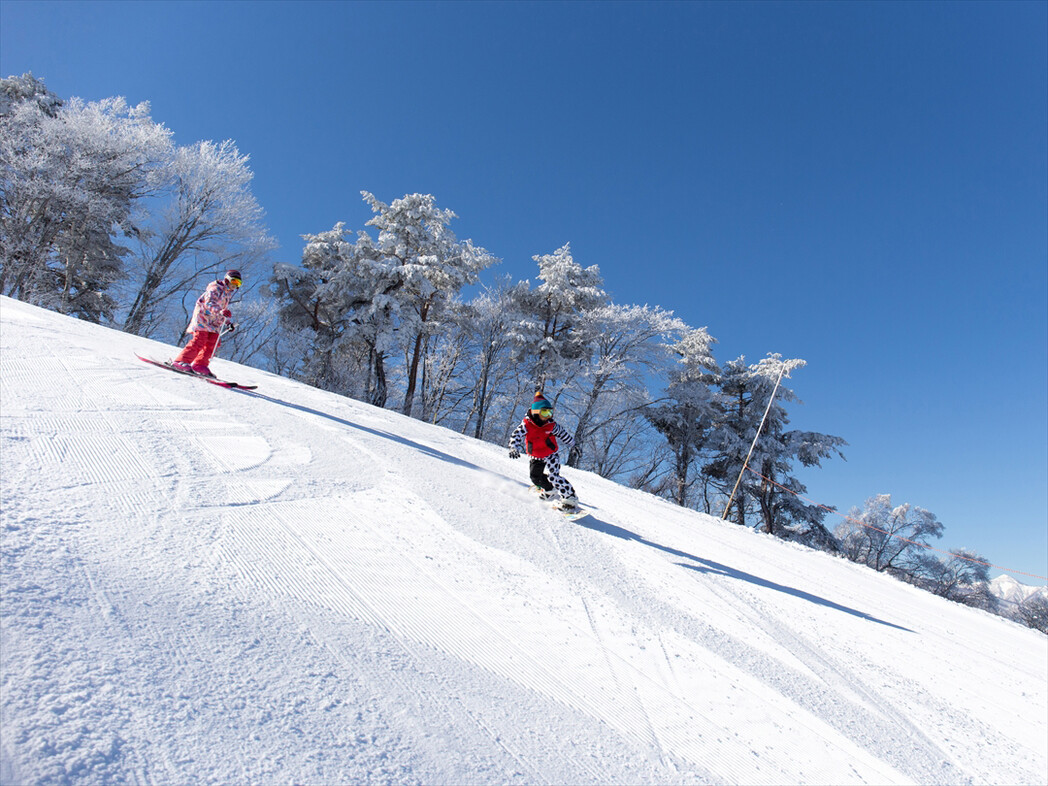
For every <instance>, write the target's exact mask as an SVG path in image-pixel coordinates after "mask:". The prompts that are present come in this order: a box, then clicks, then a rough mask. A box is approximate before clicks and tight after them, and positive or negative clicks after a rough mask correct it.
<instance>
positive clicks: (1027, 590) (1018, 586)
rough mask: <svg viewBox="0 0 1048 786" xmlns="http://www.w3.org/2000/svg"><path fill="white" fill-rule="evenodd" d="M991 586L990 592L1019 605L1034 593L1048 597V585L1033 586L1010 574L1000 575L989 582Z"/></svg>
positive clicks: (1006, 601) (1007, 601)
mask: <svg viewBox="0 0 1048 786" xmlns="http://www.w3.org/2000/svg"><path fill="white" fill-rule="evenodd" d="M989 587H990V592H992V593H993V594H994V595H996V596H997V597H998V598H1000V599H1001V600H1002V601H1003V602H1005V603H1014V604H1016V605H1019V604H1020V603H1022V602H1023V601H1025V600H1027V599H1028V598H1030V597H1032V596H1033V595H1042V596H1044V598H1045V599H1048V587H1032V586H1030V585H1029V584H1023V583H1022V582H1020V581H1017V580H1016V579H1013V578H1012V577H1011V576H1008V575H1002V576H998V577H997V578H995V579H994V580H993V581H991V582H990V583H989Z"/></svg>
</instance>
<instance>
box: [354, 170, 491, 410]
mask: <svg viewBox="0 0 1048 786" xmlns="http://www.w3.org/2000/svg"><path fill="white" fill-rule="evenodd" d="M361 193H362V194H363V196H364V201H365V202H367V203H368V204H369V205H370V206H371V210H372V212H374V213H375V216H374V217H373V218H372V219H371V220H370V221H368V222H367V225H368V226H371V227H375V228H376V229H377V230H378V236H377V237H376V238H375V240H374V242H373V243H372V242H371V241H370V239H369V238H366V236H365V237H362V239H361V244H362V245H361V244H358V245H361V249H360V250H361V251H362V252H364V253H366V254H368V255H369V256H370V257H371V259H372V261H373V264H375V265H376V266H381V267H384V268H388V269H389V270H390V271H391V273H392V275H393V277H394V279H395V281H396V282H397V288H396V290H395V297H396V299H397V300H398V301H399V304H400V307H399V309H398V313H399V330H400V333H401V336H402V341H403V346H404V348H405V350H406V352H407V361H406V364H407V369H406V382H407V388H406V391H405V394H404V404H403V406H402V408H401V411H402V412H403V413H404V414H405V415H410V414H411V412H412V408H413V406H414V399H415V391H416V388H417V384H418V374H419V369H420V367H421V364H422V362H423V359H424V356H425V351H424V350H425V347H426V339H427V337H428V336H429V335H431V334H432V331H433V328H434V326H435V325H436V324H437V323H438V320H439V316H440V311H441V309H442V308H443V307H444V306H445V305H446V304H447V303H448V301H449V299H450V298H451V297H453V296H455V295H457V294H458V293H459V291H461V289H462V288H463V287H464V286H466V285H467V284H472V283H475V282H476V280H477V275H478V274H479V273H480V271H482V270H484V269H486V268H488V267H490V266H491V265H493V264H495V262H496V261H497V260H496V259H495V258H494V257H493V256H491V255H490V254H489V253H488V252H487V251H485V250H484V249H483V248H479V247H477V246H474V245H473V243H472V241H470V240H464V241H461V242H460V241H459V240H458V239H457V238H456V237H455V234H454V232H452V231H451V229H450V228H449V224H450V223H451V220H452V219H454V218H456V215H455V214H454V213H453V212H452V211H450V210H442V209H440V208H438V207H437V205H436V200H435V199H434V198H433V196H432V195H430V194H408V195H406V196H404V197H402V198H400V199H396V200H394V201H393V202H392V203H391V204H388V205H387V204H385V203H384V202H381V201H379V200H378V199H376V198H375V197H374V195H373V194H370V193H368V192H366V191H364V192H361Z"/></svg>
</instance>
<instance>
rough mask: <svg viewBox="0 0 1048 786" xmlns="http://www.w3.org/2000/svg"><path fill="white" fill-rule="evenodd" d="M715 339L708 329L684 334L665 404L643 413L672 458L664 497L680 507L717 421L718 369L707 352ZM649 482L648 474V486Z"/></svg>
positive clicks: (675, 349)
mask: <svg viewBox="0 0 1048 786" xmlns="http://www.w3.org/2000/svg"><path fill="white" fill-rule="evenodd" d="M713 343H714V339H713V337H712V336H710V334H709V332H708V331H707V330H706V328H698V329H692V330H688V331H687V332H686V333H685V334H684V335H683V336H682V337H681V338H680V339H679V340H678V341H677V342H676V343H675V344H673V345H672V346H671V351H672V352H673V354H675V355H676V356H677V365H676V367H675V368H674V369H673V370H671V371H670V373H669V381H668V384H667V386H666V393H665V396H664V398H665V399H666V403H663V404H659V405H655V406H650V407H648V408H647V409H646V410H645V415H646V417H647V418H648V420H649V422H650V423H651V424H652V425H653V426H654V427H655V428H656V429H657V430H658V432H659V433H660V434H662V436H663V437H665V439H666V442H667V443H668V444H669V447H670V450H671V452H672V470H671V473H670V482H669V484H668V488H667V491H668V493H669V496H670V498H671V499H672V500H673V501H674V502H675V503H676V504H678V505H681V506H685V505H687V504H688V503H689V495H690V491H691V487H692V484H693V482H694V479H695V478H694V476H695V468H696V464H697V462H698V461H699V460H700V458H701V457H702V456H703V453H704V451H705V450H706V448H707V446H708V444H709V440H710V437H711V435H712V433H713V431H714V426H715V423H716V420H717V417H718V412H717V408H716V399H715V396H714V390H713V387H714V385H716V384H717V381H718V374H719V369H718V368H717V364H716V361H714V359H713V353H712V351H711V348H712V345H713ZM651 482H652V480H651V477H650V473H649V477H648V478H647V479H646V481H645V483H646V485H650V484H651Z"/></svg>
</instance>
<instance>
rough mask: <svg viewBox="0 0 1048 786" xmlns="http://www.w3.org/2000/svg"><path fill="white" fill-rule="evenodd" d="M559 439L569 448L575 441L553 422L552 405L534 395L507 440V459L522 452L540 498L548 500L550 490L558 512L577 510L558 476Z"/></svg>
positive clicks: (566, 484) (568, 486) (576, 502)
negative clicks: (529, 460) (554, 494)
mask: <svg viewBox="0 0 1048 786" xmlns="http://www.w3.org/2000/svg"><path fill="white" fill-rule="evenodd" d="M557 440H560V441H561V442H562V443H563V444H564V445H565V447H567V448H569V449H570V448H571V446H572V445H574V444H575V438H574V437H572V436H571V434H569V433H568V432H567V431H566V430H565V429H564V427H563V426H560V425H558V424H557V423H556V421H554V420H553V405H552V404H550V403H549V401H547V400H546V397H545V396H543V395H542V391H541V390H540V391H538V392H536V393H535V400H534V401H532V402H531V409H530V410H529V411H528V414H527V416H526V417H525V418H524V420H522V421H521V422H520V425H519V426H517V427H516V428H515V429H514V430H513V433H512V434H511V435H510V438H509V457H510V458H513V459H515V458H520V454H521V453H527V454H528V456H530V457H531V482H532V483H534V484H535V486H536V487H537V488H538V489H539V496H541V497H542V499H550V498H551V497H552V496H553V490H554V489H556V490H557V493H558V494H559V495H560V500H559V501H558V502H557V507H559V508H560V509H561V510H567V511H572V510H577V509H578V505H579V500H578V498H577V497H576V496H575V489H574V488H572V485H571V483H569V482H568V480H567V479H566V478H565V477H564V476H562V475H561V474H560V444H559V443H558V441H557Z"/></svg>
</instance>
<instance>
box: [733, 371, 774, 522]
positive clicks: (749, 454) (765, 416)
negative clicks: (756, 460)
mask: <svg viewBox="0 0 1048 786" xmlns="http://www.w3.org/2000/svg"><path fill="white" fill-rule="evenodd" d="M785 371H786V363H785V361H783V363H782V365H781V366H780V367H779V378H778V379H777V380H775V387H774V388H773V389H772V391H771V397H770V398H769V399H768V406H766V407H765V408H764V417H762V418H761V424H760V425H759V426H757V433H756V434H754V435H753V444H752V445H750V452H749V453H747V454H746V460H745V461H744V462H742V469H741V470H739V479H738V480H736V481H735V488H733V489H732V490H731V496H730V497H728V504H727V505H725V506H724V514H723V515H722V516H721V520H724V519H726V518H728V511H729V510H731V503H732V502H734V501H735V492H736V491H738V490H739V484H740V483H741V482H742V473H744V472H745V471H746V467H748V466H749V463H750V456H752V455H753V449H754V448H755V447H757V439H758V438H759V437H760V435H761V429H763V428H764V421H765V420H767V419H768V413H769V412H771V403H772V402H773V401H775V394H776V393H778V392H779V383H780V382H782V375H783V373H784V372H785Z"/></svg>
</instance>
